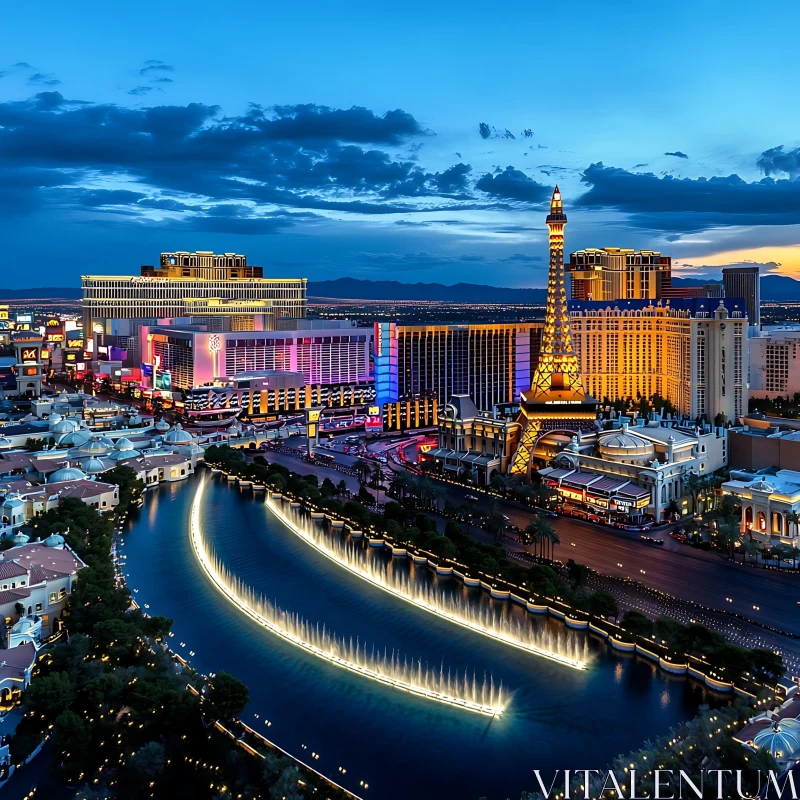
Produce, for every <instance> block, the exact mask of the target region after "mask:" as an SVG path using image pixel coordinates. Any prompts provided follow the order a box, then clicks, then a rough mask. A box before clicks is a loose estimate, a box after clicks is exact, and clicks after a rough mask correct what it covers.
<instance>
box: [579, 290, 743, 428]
mask: <svg viewBox="0 0 800 800" xmlns="http://www.w3.org/2000/svg"><path fill="white" fill-rule="evenodd" d="M570 325H571V328H572V334H573V342H574V348H575V355H576V357H577V359H578V364H579V369H580V371H581V374H582V375H583V380H584V383H585V386H586V389H587V391H588V392H589V393H590V394H591V395H592V396H593V397H595V398H597V399H598V400H601V401H602V402H604V403H608V402H613V401H614V400H618V399H627V398H631V399H633V400H636V399H637V398H639V397H644V398H646V399H649V398H650V397H652V396H653V395H654V394H657V395H660V396H661V397H663V398H665V399H667V400H669V401H670V402H671V403H672V404H673V406H674V407H675V409H676V410H677V411H678V412H679V413H681V414H688V415H689V416H690V417H692V418H705V419H707V420H708V421H709V422H711V421H713V420H714V419H715V417H717V415H718V414H722V415H723V416H724V417H725V419H726V420H730V421H733V420H738V418H739V417H740V416H741V415H742V414H743V413H745V412H746V410H747V374H748V359H749V349H748V346H747V344H748V343H747V313H746V308H745V305H744V302H743V301H742V300H739V299H736V298H725V299H706V298H695V299H691V300H665V301H663V302H661V301H656V302H653V301H649V300H628V301H625V302H609V303H605V302H594V301H592V302H573V303H572V304H571V305H570ZM754 341H757V340H754Z"/></svg>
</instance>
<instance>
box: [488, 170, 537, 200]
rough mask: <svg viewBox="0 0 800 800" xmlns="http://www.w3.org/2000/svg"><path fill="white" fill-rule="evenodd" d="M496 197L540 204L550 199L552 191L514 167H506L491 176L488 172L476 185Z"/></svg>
mask: <svg viewBox="0 0 800 800" xmlns="http://www.w3.org/2000/svg"><path fill="white" fill-rule="evenodd" d="M475 188H477V189H480V190H481V191H482V192H486V193H487V194H490V195H492V196H494V197H501V198H503V199H505V200H523V201H525V202H528V203H540V202H542V201H544V200H547V199H548V198H549V197H550V192H551V189H549V188H548V187H546V186H543V185H542V184H540V183H537V182H536V181H535V180H533V179H532V178H529V177H528V176H527V175H526V174H525V173H524V172H520V171H519V170H518V169H514V167H506V168H505V170H503V171H502V172H497V173H496V174H495V175H491V174H489V173H488V172H487V173H486V174H485V175H484V176H483V177H482V178H481V179H480V180H479V181H478V182H477V183H476V184H475Z"/></svg>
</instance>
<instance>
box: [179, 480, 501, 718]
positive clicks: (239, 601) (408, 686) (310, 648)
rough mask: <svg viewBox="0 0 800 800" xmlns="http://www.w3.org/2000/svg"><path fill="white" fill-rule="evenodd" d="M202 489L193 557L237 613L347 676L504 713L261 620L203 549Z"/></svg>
mask: <svg viewBox="0 0 800 800" xmlns="http://www.w3.org/2000/svg"><path fill="white" fill-rule="evenodd" d="M204 489H205V477H203V478H201V480H200V485H199V486H198V488H197V492H196V493H195V496H194V500H193V502H192V512H191V518H190V525H189V528H190V535H191V541H192V547H193V549H194V553H195V555H196V556H197V560H198V561H199V562H200V565H201V566H202V568H203V570H204V572H205V573H206V575H208V577H209V578H210V579H211V582H212V583H213V585H214V586H215V587H216V588H217V589H218V590H219V592H220V593H221V594H222V595H223V596H224V597H225V598H226V599H227V600H229V601H230V602H231V603H233V605H235V606H236V607H237V608H238V609H239V610H240V611H243V612H244V613H245V614H247V616H249V617H250V618H251V619H253V620H254V621H255V622H257V623H258V624H259V625H261V626H262V627H264V628H266V629H267V630H269V631H270V632H271V633H274V634H275V635H277V636H280V637H281V638H282V639H284V640H285V641H287V642H290V643H291V644H293V645H296V646H298V647H301V648H303V650H305V651H306V652H309V653H311V654H312V655H315V656H317V657H318V658H322V659H324V660H325V661H328V662H329V663H331V664H335V665H336V666H338V667H342V668H344V669H346V670H349V671H350V672H354V673H357V674H358V675H361V676H363V677H365V678H370V679H371V680H374V681H377V682H378V683H382V684H385V685H387V686H392V687H393V688H395V689H400V690H401V691H404V692H409V693H410V694H415V695H417V696H419V697H424V698H425V699H426V700H435V701H437V702H439V703H446V704H447V705H450V706H455V707H457V708H463V709H465V710H467V711H473V712H476V713H479V714H484V715H486V716H490V717H499V716H501V715H502V713H503V711H504V710H505V704H503V703H502V702H501V703H500V704H497V705H484V704H481V703H475V702H473V701H471V700H467V699H465V698H461V697H454V696H451V695H447V694H444V693H441V692H436V691H433V690H431V689H428V688H427V687H425V686H420V685H419V684H416V683H412V682H409V681H404V680H401V679H399V678H396V677H393V676H390V675H387V674H385V673H382V672H379V671H377V670H374V669H370V668H368V667H364V666H362V665H361V664H356V663H354V662H352V661H348V660H346V659H343V658H341V657H340V656H338V655H336V654H335V653H332V652H330V651H327V650H324V649H322V648H320V647H318V646H317V645H315V644H313V643H312V642H309V641H306V640H304V639H302V638H300V637H298V636H296V635H295V634H293V633H292V632H291V631H289V630H287V629H286V628H284V627H282V626H280V625H279V624H277V623H276V622H275V621H274V620H270V619H268V618H267V617H265V616H264V615H263V614H262V613H260V612H259V611H258V610H257V609H256V608H254V607H253V605H252V604H251V602H250V600H249V598H248V593H246V592H245V593H243V592H242V591H236V590H235V589H234V588H233V587H231V586H230V585H229V584H228V582H227V581H226V580H225V576H224V575H223V574H222V573H221V572H220V570H219V568H218V567H217V565H216V564H215V563H214V558H213V557H212V556H211V554H210V553H209V552H208V551H207V550H206V548H205V543H204V541H203V536H202V529H201V525H200V506H201V500H202V497H203V491H204ZM500 693H501V697H502V689H500Z"/></svg>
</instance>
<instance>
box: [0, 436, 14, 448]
mask: <svg viewBox="0 0 800 800" xmlns="http://www.w3.org/2000/svg"><path fill="white" fill-rule="evenodd" d="M11 445H12V442H11V439H9V438H8V437H7V436H0V447H11Z"/></svg>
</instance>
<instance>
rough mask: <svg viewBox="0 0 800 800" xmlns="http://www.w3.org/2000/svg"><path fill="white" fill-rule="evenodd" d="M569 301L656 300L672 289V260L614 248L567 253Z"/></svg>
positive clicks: (652, 253)
mask: <svg viewBox="0 0 800 800" xmlns="http://www.w3.org/2000/svg"><path fill="white" fill-rule="evenodd" d="M569 272H570V279H571V289H572V291H571V297H572V299H573V300H640V299H646V300H657V299H658V298H660V297H662V296H663V292H664V290H665V289H666V288H668V287H671V286H672V259H671V258H670V257H669V256H662V255H661V253H659V252H657V251H655V250H625V249H621V248H618V247H604V248H602V249H595V248H590V249H587V250H578V251H576V252H574V253H570V256H569Z"/></svg>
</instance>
